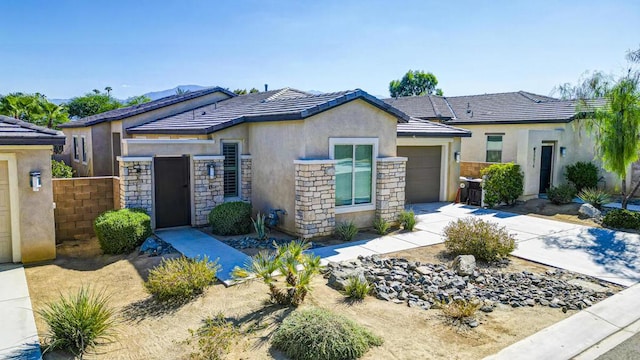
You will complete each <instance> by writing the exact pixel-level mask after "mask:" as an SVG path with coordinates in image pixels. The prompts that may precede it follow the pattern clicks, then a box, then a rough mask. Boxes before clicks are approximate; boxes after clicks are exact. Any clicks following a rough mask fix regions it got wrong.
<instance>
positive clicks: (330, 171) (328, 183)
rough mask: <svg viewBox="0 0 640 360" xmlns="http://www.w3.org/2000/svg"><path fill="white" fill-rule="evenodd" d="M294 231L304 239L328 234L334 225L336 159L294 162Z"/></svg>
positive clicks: (333, 228)
mask: <svg viewBox="0 0 640 360" xmlns="http://www.w3.org/2000/svg"><path fill="white" fill-rule="evenodd" d="M293 163H294V164H295V194H296V200H295V213H296V214H295V215H296V216H295V221H296V232H297V234H298V236H300V237H302V238H303V239H308V238H312V237H315V236H325V235H331V234H332V233H333V231H334V230H335V226H336V211H335V208H336V175H335V174H336V169H335V164H336V161H335V160H295V161H294V162H293Z"/></svg>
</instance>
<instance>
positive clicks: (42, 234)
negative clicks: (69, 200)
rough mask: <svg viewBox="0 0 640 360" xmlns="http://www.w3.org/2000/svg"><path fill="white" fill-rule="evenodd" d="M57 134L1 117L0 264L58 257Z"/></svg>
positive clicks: (60, 139) (59, 139)
mask: <svg viewBox="0 0 640 360" xmlns="http://www.w3.org/2000/svg"><path fill="white" fill-rule="evenodd" d="M64 142H65V137H64V134H62V133H61V132H59V131H56V130H51V129H47V128H43V127H39V126H35V125H33V124H30V123H27V122H24V121H20V120H17V119H14V118H10V117H7V116H4V115H0V263H4V262H23V263H28V262H36V261H43V260H51V259H54V258H55V256H56V239H55V228H54V221H53V207H54V204H53V187H52V185H51V155H52V152H53V146H54V145H64Z"/></svg>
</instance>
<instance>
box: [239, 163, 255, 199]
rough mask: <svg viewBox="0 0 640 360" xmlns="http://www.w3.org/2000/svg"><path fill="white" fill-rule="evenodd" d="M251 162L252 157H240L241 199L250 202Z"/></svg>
mask: <svg viewBox="0 0 640 360" xmlns="http://www.w3.org/2000/svg"><path fill="white" fill-rule="evenodd" d="M251 162H252V161H251V155H241V156H240V168H241V173H240V181H241V184H240V189H241V191H242V193H241V194H240V198H241V199H242V201H248V202H251Z"/></svg>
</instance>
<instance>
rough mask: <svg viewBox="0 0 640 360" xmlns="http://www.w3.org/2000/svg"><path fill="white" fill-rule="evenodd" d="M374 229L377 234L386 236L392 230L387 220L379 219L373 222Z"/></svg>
mask: <svg viewBox="0 0 640 360" xmlns="http://www.w3.org/2000/svg"><path fill="white" fill-rule="evenodd" d="M373 228H374V229H375V230H376V233H378V235H386V234H387V233H388V232H389V229H390V228H391V224H389V222H388V221H387V220H385V219H383V218H381V217H378V218H376V219H375V220H373Z"/></svg>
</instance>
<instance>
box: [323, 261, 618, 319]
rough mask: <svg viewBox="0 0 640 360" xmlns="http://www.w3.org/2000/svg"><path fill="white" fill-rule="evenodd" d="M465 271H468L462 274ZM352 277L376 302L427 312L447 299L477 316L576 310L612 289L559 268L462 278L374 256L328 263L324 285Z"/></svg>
mask: <svg viewBox="0 0 640 360" xmlns="http://www.w3.org/2000/svg"><path fill="white" fill-rule="evenodd" d="M467 271H468V270H467ZM353 276H360V277H365V278H366V279H367V280H368V281H369V282H370V283H371V284H372V285H373V287H374V293H375V296H376V297H377V298H378V299H381V300H386V301H390V302H393V303H396V304H407V305H408V306H410V307H420V308H422V309H424V310H428V309H430V308H432V307H437V306H438V305H439V304H441V303H442V302H449V301H451V300H459V299H460V300H467V301H477V300H480V301H482V304H483V305H482V307H481V308H480V310H481V311H484V312H491V311H493V309H494V308H495V306H496V304H498V303H500V304H504V305H508V306H511V307H525V306H536V305H541V306H549V307H552V308H562V309H563V311H566V310H567V309H569V310H580V309H584V308H586V307H589V306H591V305H592V304H594V303H596V302H598V301H600V300H602V299H604V298H606V297H608V296H611V295H613V294H614V292H616V291H617V290H618V288H617V287H615V286H613V285H610V284H608V283H605V282H602V281H599V280H597V279H594V278H590V277H587V276H582V275H578V274H575V273H572V272H569V271H566V270H562V269H554V270H548V271H546V273H544V274H534V273H531V272H528V271H522V272H506V271H503V270H501V269H495V268H494V269H477V268H476V269H474V270H473V271H472V274H471V275H468V276H461V275H458V274H457V273H456V272H455V271H453V270H451V269H450V268H448V267H447V266H446V265H445V264H424V263H420V262H417V261H408V260H406V259H398V258H391V259H385V258H380V257H378V256H376V255H373V256H366V257H362V256H361V257H359V258H358V259H357V260H353V261H347V262H341V263H329V264H328V266H327V274H326V277H328V279H329V285H330V286H332V287H334V288H336V289H338V290H341V289H343V288H344V285H345V284H346V283H347V281H348V279H349V278H350V277H353Z"/></svg>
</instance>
